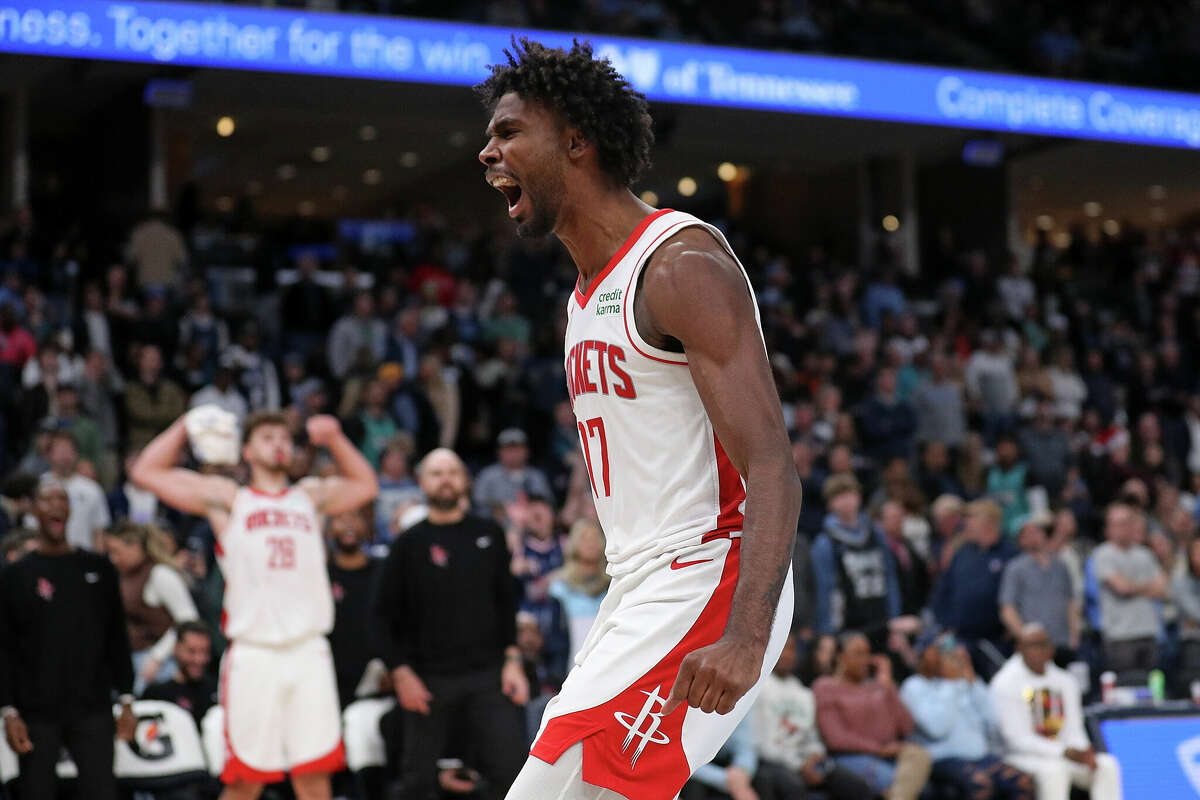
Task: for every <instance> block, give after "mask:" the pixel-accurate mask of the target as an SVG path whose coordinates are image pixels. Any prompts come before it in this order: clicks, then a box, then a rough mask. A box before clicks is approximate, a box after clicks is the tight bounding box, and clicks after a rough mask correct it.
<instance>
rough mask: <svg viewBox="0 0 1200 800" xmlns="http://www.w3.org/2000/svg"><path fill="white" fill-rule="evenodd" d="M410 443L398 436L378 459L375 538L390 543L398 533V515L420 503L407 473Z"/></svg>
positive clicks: (411, 445) (417, 493)
mask: <svg viewBox="0 0 1200 800" xmlns="http://www.w3.org/2000/svg"><path fill="white" fill-rule="evenodd" d="M412 449H413V444H412V439H411V438H409V437H406V436H398V437H396V438H395V439H393V440H392V441H390V442H388V444H387V446H386V447H384V448H383V453H382V454H381V455H380V458H379V495H378V497H376V498H375V538H376V539H377V540H378V541H381V542H390V541H391V540H392V538H393V537H394V536H395V535H396V534H397V533H399V532H400V531H399V528H397V527H396V524H397V522H398V518H399V515H400V514H403V513H404V512H405V511H407V510H408V508H410V507H412V506H414V505H419V504H420V503H422V502H423V501H424V496H423V495H422V494H421V489H420V487H418V486H417V482H416V481H414V480H413V478H412V475H411V474H410V473H409V469H408V459H409V456H410V454H411V453H412Z"/></svg>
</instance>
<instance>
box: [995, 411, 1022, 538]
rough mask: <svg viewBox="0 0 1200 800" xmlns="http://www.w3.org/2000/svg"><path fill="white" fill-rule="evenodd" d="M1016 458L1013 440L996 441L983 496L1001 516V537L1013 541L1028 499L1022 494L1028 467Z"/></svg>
mask: <svg viewBox="0 0 1200 800" xmlns="http://www.w3.org/2000/svg"><path fill="white" fill-rule="evenodd" d="M1020 457H1021V448H1020V445H1019V444H1018V443H1017V438H1016V437H1015V436H1013V435H1012V434H1009V433H1005V434H1002V435H1001V436H1000V437H999V438H997V439H996V463H995V464H993V465H992V468H991V469H990V470H988V474H987V496H988V497H990V498H991V499H992V500H994V501H995V502H996V504H997V505H999V506H1000V509H1001V511H1003V512H1004V522H1003V523H1002V530H1003V531H1004V535H1005V536H1008V537H1013V538H1015V537H1016V535H1017V529H1016V523H1017V521H1018V520H1019V519H1021V518H1022V517H1024V516H1025V515H1027V514H1028V513H1029V498H1028V496H1027V495H1026V493H1025V487H1026V486H1027V484H1028V482H1029V466H1028V465H1027V464H1026V463H1025V462H1024V461H1020V460H1019V459H1020Z"/></svg>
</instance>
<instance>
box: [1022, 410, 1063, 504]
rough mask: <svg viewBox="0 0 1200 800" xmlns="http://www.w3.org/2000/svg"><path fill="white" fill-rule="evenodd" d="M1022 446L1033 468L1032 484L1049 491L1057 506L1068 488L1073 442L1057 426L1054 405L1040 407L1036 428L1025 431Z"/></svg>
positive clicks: (1028, 428) (1023, 430) (1030, 466)
mask: <svg viewBox="0 0 1200 800" xmlns="http://www.w3.org/2000/svg"><path fill="white" fill-rule="evenodd" d="M1018 442H1019V445H1020V450H1021V452H1022V453H1023V454H1024V455H1025V461H1026V463H1027V464H1028V466H1029V480H1030V482H1031V483H1033V484H1034V485H1036V486H1041V487H1043V488H1045V490H1046V494H1048V495H1049V496H1050V500H1051V502H1057V500H1058V498H1059V497H1061V496H1062V491H1063V488H1064V487H1065V486H1066V484H1067V470H1068V468H1069V467H1070V466H1071V440H1070V438H1068V436H1067V434H1066V433H1065V432H1064V431H1063V429H1062V428H1060V427H1058V426H1057V425H1055V406H1054V402H1053V401H1051V400H1042V401H1041V402H1040V403H1038V407H1037V416H1036V417H1035V418H1034V422H1033V424H1032V425H1029V426H1028V427H1026V428H1024V429H1022V430H1021V433H1020V435H1019V439H1018Z"/></svg>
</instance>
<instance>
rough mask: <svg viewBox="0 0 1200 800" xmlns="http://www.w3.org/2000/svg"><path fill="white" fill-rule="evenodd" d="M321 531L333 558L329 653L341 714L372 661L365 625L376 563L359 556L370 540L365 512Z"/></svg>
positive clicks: (330, 523)
mask: <svg viewBox="0 0 1200 800" xmlns="http://www.w3.org/2000/svg"><path fill="white" fill-rule="evenodd" d="M326 527H327V528H328V530H329V540H330V544H331V545H332V555H333V557H332V558H331V559H330V560H329V564H328V569H329V586H330V589H331V590H332V592H333V603H334V614H333V630H332V631H330V633H329V649H330V650H331V651H332V652H333V667H334V672H336V673H337V682H338V697H339V698H341V701H342V707H343V708H345V707H346V706H348V705H349V704H350V703H352V702H354V697H355V693H356V690H357V689H358V686H359V683H360V682H361V681H362V680H363V675H364V673H365V672H366V670H367V664H368V662H370V661H371V659H372V658H373V657H374V656H375V649H374V647H373V646H372V643H371V641H370V637H369V635H368V625H369V624H370V620H371V613H370V612H371V592H372V590H373V588H374V585H375V576H376V575H377V574H378V572H379V564H380V562H378V561H376V560H375V559H372V558H369V557H368V556H367V554H366V552H365V551H364V550H363V545H364V544H365V543H366V542H367V541H368V540H369V539H370V538H371V525H370V508H369V507H368V508H363V509H360V510H357V511H348V512H346V513H344V514H338V515H336V516H333V517H330V518H329V521H328V522H327V523H326Z"/></svg>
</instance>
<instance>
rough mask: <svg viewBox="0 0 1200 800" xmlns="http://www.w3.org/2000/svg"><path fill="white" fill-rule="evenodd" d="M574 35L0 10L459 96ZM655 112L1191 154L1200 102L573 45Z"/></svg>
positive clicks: (865, 67)
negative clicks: (858, 124) (875, 124)
mask: <svg viewBox="0 0 1200 800" xmlns="http://www.w3.org/2000/svg"><path fill="white" fill-rule="evenodd" d="M514 33H516V34H517V35H520V34H522V33H524V34H525V35H528V36H530V37H532V38H535V39H538V40H539V41H542V42H544V43H545V44H548V45H552V46H565V45H570V43H571V40H572V38H573V35H572V34H567V33H558V32H549V31H524V32H522V31H516V32H514V31H510V30H507V29H503V28H496V27H489V26H483V25H467V24H459V23H448V22H428V21H424V20H412V19H403V18H396V17H373V16H359V15H352V14H324V13H310V12H304V11H296V10H291V9H268V8H246V7H241V6H229V5H208V4H202V3H174V2H171V3H164V2H136V3H122V2H101V1H100V0H59V2H45V1H40V0H18V1H17V2H12V1H11V0H10V1H9V2H5V0H0V52H9V53H27V54H32V55H43V56H62V57H68V58H88V59H100V60H114V61H134V62H146V63H160V64H180V65H187V66H194V67H215V68H221V69H238V70H260V71H267V72H284V73H298V74H310V75H328V76H335V77H344V78H370V79H375V80H396V81H408V82H415V83H436V84H450V85H456V86H469V85H472V84H474V83H477V82H478V81H480V80H482V79H483V78H485V77H486V76H487V65H488V64H492V63H497V62H500V61H502V60H503V53H502V51H503V49H504V48H505V47H506V46H508V44H509V40H510V37H511V36H512V35H513V34H514ZM576 35H577V36H579V37H580V38H587V39H590V40H591V41H592V43H593V45H594V46H595V48H596V50H597V52H599V53H600V54H602V55H604V56H607V57H609V58H611V59H612V62H613V65H614V66H615V67H616V69H617V70H618V71H620V72H621V73H622V74H624V75H625V76H626V77H627V78H628V79H629V81H630V82H631V83H632V84H633V85H634V86H635V87H636V88H637V89H638V90H640V91H641V92H643V93H645V94H646V96H647V97H649V98H650V99H651V100H655V101H665V102H671V103H688V104H693V105H701V106H729V107H735V108H747V109H761V110H768V111H782V112H791V113H802V114H817V115H826V116H835V117H851V118H860V119H874V120H885V121H892V122H908V123H919V124H924V125H940V126H948V127H955V128H975V129H980V130H989V131H1012V132H1016V133H1027V134H1041V135H1049V136H1066V137H1074V138H1083V139H1100V140H1106V141H1113V142H1129V143H1133V144H1145V145H1158V146H1165V147H1186V148H1200V95H1195V94H1185V93H1181V92H1162V91H1152V90H1148V89H1133V88H1128V87H1120V86H1105V85H1101V84H1090V83H1079V82H1075V81H1061V80H1050V79H1046V78H1033V77H1024V76H1018V75H1001V74H994V73H986V72H975V71H971V70H959V69H949V68H939V67H922V66H912V65H907V64H894V63H885V62H878V61H864V60H858V59H848V58H833V57H825V56H811V55H799V54H789V53H768V52H760V51H755V50H740V49H735V48H726V47H712V46H706V45H694V44H678V43H671V42H655V41H648V40H640V39H625V38H619V37H610V36H601V35H587V34H576Z"/></svg>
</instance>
